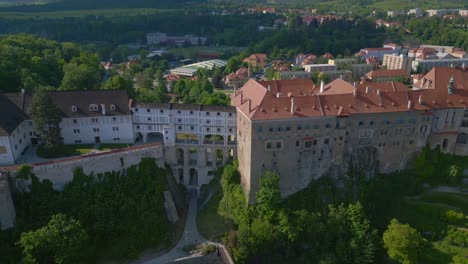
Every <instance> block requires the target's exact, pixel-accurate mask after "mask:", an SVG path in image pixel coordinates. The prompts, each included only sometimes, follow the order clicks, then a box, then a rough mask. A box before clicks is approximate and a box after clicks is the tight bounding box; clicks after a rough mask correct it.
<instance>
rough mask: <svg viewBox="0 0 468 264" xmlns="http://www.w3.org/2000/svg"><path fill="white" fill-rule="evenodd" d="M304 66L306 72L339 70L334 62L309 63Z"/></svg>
mask: <svg viewBox="0 0 468 264" xmlns="http://www.w3.org/2000/svg"><path fill="white" fill-rule="evenodd" d="M303 68H304V70H305V71H306V72H328V71H336V70H337V67H336V65H334V64H307V65H303Z"/></svg>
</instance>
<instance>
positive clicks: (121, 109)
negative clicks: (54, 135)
mask: <svg viewBox="0 0 468 264" xmlns="http://www.w3.org/2000/svg"><path fill="white" fill-rule="evenodd" d="M48 94H49V95H50V96H51V98H52V100H53V101H54V103H55V104H56V105H57V106H58V107H59V109H60V110H61V112H62V116H63V117H64V118H67V117H87V116H102V115H103V111H102V107H103V106H104V108H105V115H106V116H115V115H128V114H130V108H129V105H128V102H129V100H128V99H129V98H128V95H127V91H125V90H93V91H53V92H48ZM31 99H32V97H31V95H29V94H24V93H7V94H0V136H8V135H10V134H11V133H12V132H13V131H14V130H15V129H16V128H17V127H18V125H19V124H21V122H23V121H24V120H26V119H30V118H31V117H30V115H31ZM91 104H96V105H97V106H98V111H90V108H89V106H90V105H91ZM111 105H114V106H115V110H112V109H111ZM72 106H75V107H76V108H77V111H76V112H74V111H73V110H72Z"/></svg>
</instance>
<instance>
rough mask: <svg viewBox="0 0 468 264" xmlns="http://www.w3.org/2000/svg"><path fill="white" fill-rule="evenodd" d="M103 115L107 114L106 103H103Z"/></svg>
mask: <svg viewBox="0 0 468 264" xmlns="http://www.w3.org/2000/svg"><path fill="white" fill-rule="evenodd" d="M101 110H102V115H106V105H105V104H101Z"/></svg>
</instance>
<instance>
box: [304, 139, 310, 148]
mask: <svg viewBox="0 0 468 264" xmlns="http://www.w3.org/2000/svg"><path fill="white" fill-rule="evenodd" d="M304 146H305V147H306V148H311V147H312V141H310V140H309V141H305V142H304Z"/></svg>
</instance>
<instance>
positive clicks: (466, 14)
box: [458, 9, 468, 17]
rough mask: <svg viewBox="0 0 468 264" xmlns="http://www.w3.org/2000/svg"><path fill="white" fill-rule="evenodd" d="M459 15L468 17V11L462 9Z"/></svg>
mask: <svg viewBox="0 0 468 264" xmlns="http://www.w3.org/2000/svg"><path fill="white" fill-rule="evenodd" d="M458 14H459V15H460V16H462V17H468V9H461V10H459V11H458Z"/></svg>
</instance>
